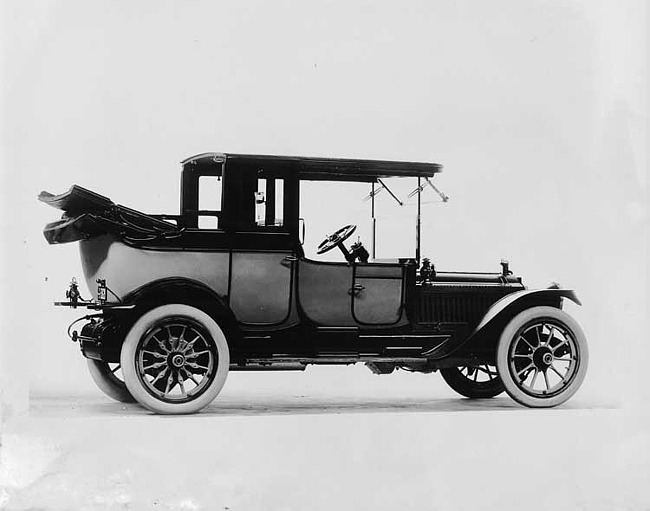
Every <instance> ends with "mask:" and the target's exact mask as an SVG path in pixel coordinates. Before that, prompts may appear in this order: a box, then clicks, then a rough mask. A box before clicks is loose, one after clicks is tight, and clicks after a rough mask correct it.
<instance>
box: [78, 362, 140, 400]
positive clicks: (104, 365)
mask: <svg viewBox="0 0 650 511" xmlns="http://www.w3.org/2000/svg"><path fill="white" fill-rule="evenodd" d="M86 361H87V362H88V370H89V371H90V376H91V377H92V379H93V381H94V382H95V384H96V385H97V386H98V387H99V389H100V390H101V391H102V392H103V393H104V394H106V395H107V396H108V397H110V398H111V399H114V400H115V401H119V402H120V403H134V402H135V399H133V396H132V395H131V393H130V392H129V389H127V388H126V384H125V383H124V379H123V377H122V366H121V364H119V363H117V364H109V363H108V362H103V361H101V360H93V359H91V358H88V359H86Z"/></svg>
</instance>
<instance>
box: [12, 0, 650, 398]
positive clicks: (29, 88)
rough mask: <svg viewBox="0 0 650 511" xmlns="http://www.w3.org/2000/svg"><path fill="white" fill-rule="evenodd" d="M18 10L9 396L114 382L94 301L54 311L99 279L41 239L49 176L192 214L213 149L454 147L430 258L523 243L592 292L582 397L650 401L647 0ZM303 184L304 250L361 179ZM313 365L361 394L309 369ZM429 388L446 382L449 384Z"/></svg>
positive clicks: (427, 234)
mask: <svg viewBox="0 0 650 511" xmlns="http://www.w3.org/2000/svg"><path fill="white" fill-rule="evenodd" d="M1 13H2V22H3V27H2V35H1V37H2V47H3V51H2V56H3V61H2V67H1V68H0V69H1V71H2V81H1V85H0V86H1V87H2V89H1V91H2V93H1V96H0V98H1V99H2V132H1V138H0V142H1V144H2V145H1V149H2V152H1V158H2V159H1V160H0V165H1V169H2V190H1V204H0V206H1V208H2V209H1V211H2V225H3V238H2V239H3V244H2V273H3V274H2V286H1V289H2V299H3V303H2V308H1V309H0V313H1V315H2V332H3V334H2V337H1V339H0V346H2V352H1V353H0V356H2V367H3V368H4V369H3V375H2V378H3V380H4V381H3V382H2V383H3V386H4V391H5V393H6V395H9V396H16V395H21V393H22V394H23V395H24V394H25V393H26V392H27V389H28V388H31V392H32V394H33V395H34V396H42V395H64V396H75V395H82V394H85V395H96V392H97V391H96V390H95V389H94V388H93V384H92V382H91V380H90V378H89V375H88V374H87V371H86V368H85V363H84V360H83V359H82V358H81V357H80V356H79V354H78V353H77V348H76V346H74V345H72V344H71V343H70V342H69V341H67V338H66V336H65V328H66V326H67V324H68V323H69V322H70V321H72V320H73V319H75V317H76V316H77V314H76V313H74V312H72V311H65V310H55V309H54V308H53V307H52V306H51V302H52V301H54V300H56V299H61V298H62V297H63V293H64V291H65V289H66V287H67V284H68V282H69V279H70V277H71V276H73V275H76V276H77V278H80V277H81V269H80V264H79V257H78V247H77V246H76V245H75V244H70V245H63V246H53V247H52V246H48V245H47V244H46V242H45V240H44V239H43V237H42V234H41V230H42V227H43V226H44V224H45V223H47V222H49V221H53V220H55V219H57V218H58V212H57V211H55V210H53V209H51V208H48V207H47V206H45V205H42V204H40V203H39V202H38V201H37V200H36V196H37V195H38V192H39V191H40V190H42V189H44V190H49V191H51V192H54V193H60V192H62V191H64V190H66V189H67V188H68V187H69V186H70V185H72V184H74V183H76V184H80V185H82V186H85V187H88V188H91V189H93V190H95V191H97V192H99V193H102V194H104V195H107V196H109V197H111V198H112V199H113V200H114V201H116V202H118V203H121V204H124V205H126V206H129V207H133V208H136V209H140V210H143V211H145V212H160V213H162V212H167V213H177V212H178V204H179V189H180V185H179V178H180V174H179V173H180V166H179V164H178V162H179V161H180V160H182V159H184V158H185V157H187V156H190V155H193V154H196V153H200V152H205V151H213V150H214V151H224V152H241V153H262V154H297V155H308V156H314V155H318V156H331V157H352V158H354V157H358V158H379V159H394V160H411V161H434V162H438V163H442V164H443V165H444V166H445V170H444V172H443V173H442V174H441V175H440V176H438V177H437V178H436V183H437V184H438V185H439V186H440V187H441V188H442V189H443V190H444V191H445V192H446V193H447V194H448V195H449V196H450V197H451V200H450V202H449V203H448V204H447V205H445V206H441V205H439V204H431V205H427V206H425V214H426V215H427V220H426V224H425V227H424V231H423V255H424V256H428V257H430V258H431V259H432V260H433V261H434V263H435V264H436V267H437V268H439V269H443V270H469V271H498V270H499V268H500V267H499V260H500V259H501V258H502V257H505V258H507V259H509V260H510V263H511V268H512V269H513V270H514V272H515V273H516V274H519V275H522V276H523V277H524V282H525V283H526V284H527V285H530V286H531V287H545V286H547V285H548V284H549V283H550V282H551V281H552V280H555V281H558V282H560V283H561V284H562V285H563V286H564V287H569V288H574V289H576V291H577V293H578V296H579V297H580V298H581V299H582V301H583V303H584V306H583V307H582V308H578V307H571V308H569V309H568V310H569V312H570V313H572V314H573V315H575V317H576V318H577V319H578V320H579V321H580V323H581V324H582V325H583V327H584V330H585V332H586V334H587V338H588V341H589V345H590V349H591V367H590V370H589V373H588V376H587V380H586V381H585V383H584V386H583V389H582V390H581V392H580V394H578V396H581V397H582V398H583V399H585V400H587V401H588V402H589V403H596V405H597V404H598V403H619V404H620V405H621V406H623V407H625V406H636V405H637V403H641V402H643V398H644V396H645V395H647V391H645V390H644V382H645V379H644V377H643V376H642V375H643V374H644V373H643V372H642V371H643V368H644V367H645V365H646V362H645V361H644V360H643V359H642V356H644V354H645V355H647V349H646V343H647V333H646V331H645V329H644V324H645V320H646V289H647V252H646V225H647V216H646V214H647V195H646V188H647V182H646V180H647V163H648V162H647V139H646V136H647V67H646V66H647V40H646V37H647V12H646V6H645V3H644V2H642V1H627V2H589V1H586V0H585V1H572V2H569V1H567V2H543V1H530V2H519V1H514V0H512V1H507V0H499V1H493V2H480V1H442V2H435V3H432V2H407V3H398V2H273V3H271V2H261V1H255V2H245V3H234V2H233V3H225V2H224V3H216V2H186V3H181V2H153V1H140V2H129V3H127V2H82V1H60V2H32V1H28V2H17V1H14V2H4V3H3V4H2V11H1ZM303 192H304V194H303V197H304V199H305V200H304V201H303V205H302V211H301V212H302V214H303V216H304V217H305V218H306V220H307V228H308V237H307V245H306V248H307V251H308V254H309V253H311V254H313V247H314V246H315V245H316V244H317V243H318V242H320V241H321V238H322V237H324V235H325V234H327V233H328V232H329V231H332V230H334V229H336V228H338V227H340V226H341V225H344V224H346V223H359V224H360V225H361V224H363V223H364V222H366V221H367V213H368V207H369V206H368V204H367V203H366V204H363V203H361V199H362V198H363V195H365V193H366V190H365V189H363V190H359V189H358V188H357V187H354V186H350V187H341V186H340V185H336V186H331V185H330V186H321V185H318V186H308V187H304V190H303ZM429 197H430V198H431V199H434V198H435V195H434V194H432V193H431V194H430V195H429ZM388 202H390V199H389V198H388V196H387V195H382V196H380V198H378V204H379V206H380V207H388ZM409 228H410V227H409ZM398 229H399V227H398ZM387 235H388V236H390V235H391V234H390V232H389V233H388V234H387ZM393 235H395V236H397V235H398V232H397V231H395V232H394V233H393ZM364 239H365V238H364ZM383 239H384V238H383V237H382V240H383ZM365 240H366V241H369V240H368V239H365ZM380 241H381V240H380ZM310 247H311V249H310ZM310 250H311V252H310ZM407 255H408V254H407ZM85 293H86V294H87V291H86V292H85ZM355 371H356V372H357V373H358V374H359V375H361V374H363V375H365V374H366V373H365V371H366V370H365V369H362V368H360V367H359V368H355ZM346 374H348V373H346ZM235 377H239V376H238V375H234V376H233V377H232V378H235ZM310 377H311V378H314V379H315V380H314V381H316V382H317V383H318V384H322V387H323V388H325V389H330V390H331V391H332V392H334V393H335V394H336V395H339V394H344V393H345V391H346V388H350V387H349V385H350V380H349V379H348V377H346V378H339V377H338V376H336V375H335V376H334V377H332V374H331V373H328V372H327V371H326V372H318V371H316V372H313V374H312V375H311V376H310V375H309V371H307V373H305V374H304V375H297V376H295V378H303V379H304V378H310ZM364 377H365V376H359V377H358V378H364ZM242 378H243V379H241V380H240V381H241V382H246V381H250V380H246V378H248V377H242ZM260 378H262V379H263V380H259V381H260V382H261V381H268V382H273V381H276V380H274V378H277V377H275V376H273V375H260ZM352 378H354V377H352ZM384 378H391V376H386V377H384ZM431 378H432V379H433V378H437V376H436V375H433V376H431ZM256 381H257V380H256ZM296 381H297V380H296ZM301 381H304V380H301ZM359 381H361V380H359ZM364 381H365V380H364ZM373 381H374V380H373ZM383 381H384V382H385V381H386V380H383ZM420 381H421V380H418V382H420ZM364 384H365V383H364ZM395 384H396V385H403V386H404V387H403V388H400V389H401V390H399V389H398V390H397V391H395V392H404V394H405V395H408V394H409V393H410V392H412V391H413V389H414V384H413V383H409V382H408V381H407V380H406V379H404V378H397V379H396V380H395ZM269 385H273V384H272V383H269ZM346 385H347V387H346ZM382 385H390V383H388V384H386V383H382ZM418 385H419V383H418ZM430 392H431V394H432V395H433V396H435V395H436V393H439V394H440V395H442V396H445V395H447V394H446V393H447V392H448V391H447V390H446V389H445V388H444V385H443V384H442V383H441V381H440V382H439V381H438V380H437V379H436V383H435V384H434V383H432V384H431V389H430ZM644 393H645V394H644ZM11 399H15V397H13V398H11Z"/></svg>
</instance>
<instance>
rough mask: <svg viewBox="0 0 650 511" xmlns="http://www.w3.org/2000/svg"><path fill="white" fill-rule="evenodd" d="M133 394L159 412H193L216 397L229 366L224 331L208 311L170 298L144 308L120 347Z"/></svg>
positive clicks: (127, 383) (127, 382) (126, 375)
mask: <svg viewBox="0 0 650 511" xmlns="http://www.w3.org/2000/svg"><path fill="white" fill-rule="evenodd" d="M120 359H121V363H122V371H123V373H124V381H125V382H126V386H127V388H128V389H129V392H130V393H131V394H132V395H133V397H134V398H135V399H136V400H137V401H138V402H139V403H140V404H141V405H143V406H144V407H146V408H148V409H149V410H151V411H153V412H156V413H160V414H187V413H195V412H198V411H199V410H201V409H202V408H204V407H205V406H207V405H208V404H210V403H211V402H212V400H214V398H215V397H217V395H218V394H219V392H220V391H221V389H222V388H223V385H224V383H225V382H226V377H227V376H228V369H229V367H230V353H229V350H228V344H227V342H226V337H225V335H224V333H223V331H222V330H221V328H220V327H219V325H218V324H217V323H216V322H215V321H214V320H213V319H212V318H211V317H210V316H208V315H207V314H206V313H205V312H203V311H201V310H199V309H197V308H195V307H191V306H189V305H184V304H168V305H162V306H160V307H156V308H155V309H152V310H150V311H149V312H147V313H145V314H143V315H142V316H141V317H140V318H139V319H138V320H137V321H136V322H135V324H134V325H133V327H131V330H129V333H128V334H127V336H126V338H125V340H124V344H123V345H122V353H121V357H120Z"/></svg>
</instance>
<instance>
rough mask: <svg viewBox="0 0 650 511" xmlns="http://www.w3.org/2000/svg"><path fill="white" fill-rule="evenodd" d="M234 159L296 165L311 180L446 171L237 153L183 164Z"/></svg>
mask: <svg viewBox="0 0 650 511" xmlns="http://www.w3.org/2000/svg"><path fill="white" fill-rule="evenodd" d="M230 161H232V162H233V163H234V164H235V165H236V166H237V167H239V166H243V167H249V166H254V167H260V168H267V169H272V168H278V167H282V168H285V169H294V170H295V171H297V172H298V174H299V178H300V179H303V180H308V181H362V182H374V181H376V180H377V179H379V178H388V177H433V176H434V175H435V174H437V173H438V172H441V171H442V165H440V164H438V163H424V162H406V161H388V160H362V159H351V158H320V157H305V156H279V155H262V154H233V153H202V154H197V155H195V156H191V157H190V158H187V159H186V160H183V161H182V162H181V164H182V165H183V167H185V166H186V165H191V166H195V165H196V166H199V167H202V166H206V165H213V164H214V163H224V162H226V163H227V162H230Z"/></svg>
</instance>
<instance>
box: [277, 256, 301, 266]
mask: <svg viewBox="0 0 650 511" xmlns="http://www.w3.org/2000/svg"><path fill="white" fill-rule="evenodd" d="M297 260H298V258H297V257H294V256H286V257H285V258H284V259H282V261H280V264H281V265H282V266H284V267H285V268H291V265H292V264H293V263H295V262H296V261H297Z"/></svg>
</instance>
